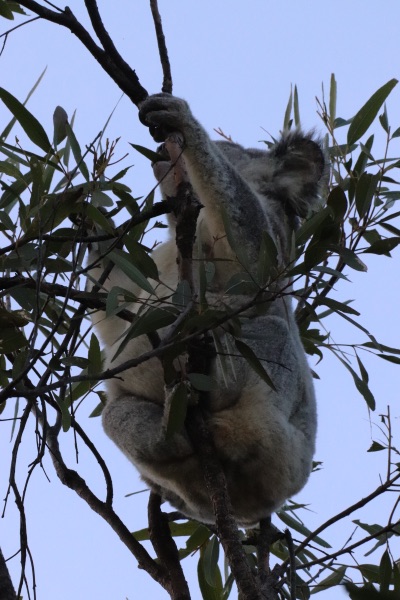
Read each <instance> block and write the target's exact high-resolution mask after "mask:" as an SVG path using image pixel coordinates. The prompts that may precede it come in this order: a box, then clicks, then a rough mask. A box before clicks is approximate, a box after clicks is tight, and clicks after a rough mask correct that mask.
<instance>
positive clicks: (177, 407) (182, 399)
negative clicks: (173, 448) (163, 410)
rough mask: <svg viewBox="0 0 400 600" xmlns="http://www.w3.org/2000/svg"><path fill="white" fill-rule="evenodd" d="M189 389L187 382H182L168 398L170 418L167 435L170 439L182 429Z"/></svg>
mask: <svg viewBox="0 0 400 600" xmlns="http://www.w3.org/2000/svg"><path fill="white" fill-rule="evenodd" d="M187 392H188V390H187V387H186V385H185V383H183V382H181V383H179V384H178V385H177V386H175V389H174V391H173V393H172V396H171V397H170V398H169V399H168V419H167V425H166V433H165V437H166V439H167V440H169V439H170V438H171V437H172V436H173V435H174V434H175V433H179V432H180V431H182V429H183V427H184V424H185V419H186V412H187V405H188V394H187Z"/></svg>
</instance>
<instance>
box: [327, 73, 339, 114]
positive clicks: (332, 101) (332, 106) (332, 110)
mask: <svg viewBox="0 0 400 600" xmlns="http://www.w3.org/2000/svg"><path fill="white" fill-rule="evenodd" d="M336 98H337V85H336V79H335V74H334V73H332V74H331V87H330V90H329V119H330V122H331V123H332V124H333V123H334V122H335V119H336Z"/></svg>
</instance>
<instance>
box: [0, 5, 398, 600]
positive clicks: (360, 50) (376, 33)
mask: <svg viewBox="0 0 400 600" xmlns="http://www.w3.org/2000/svg"><path fill="white" fill-rule="evenodd" d="M98 4H99V7H100V10H101V12H102V15H103V18H104V22H105V24H106V26H107V28H108V30H109V32H110V34H111V36H112V37H113V39H114V41H115V43H116V45H117V47H118V49H119V50H120V51H121V53H122V54H123V55H124V57H125V58H126V60H127V61H128V62H129V63H130V64H131V66H133V67H134V68H135V69H136V71H137V74H138V76H139V78H140V80H141V83H142V85H143V86H144V87H145V88H146V89H147V90H148V91H149V92H157V91H159V89H160V86H161V69H160V65H159V59H158V54H157V49H156V42H155V36H154V32H153V25H152V21H151V16H150V9H149V6H148V1H147V0H138V1H136V2H132V1H129V0H117V1H115V2H107V1H106V0H103V1H99V2H98ZM69 6H70V8H71V9H72V10H73V11H74V12H75V13H76V15H77V16H79V15H80V14H84V9H83V2H81V1H78V0H71V1H70V3H69ZM159 8H160V12H161V14H162V17H163V22H164V30H165V35H166V39H167V44H168V48H169V54H170V59H171V63H172V73H173V80H174V92H175V94H176V95H180V96H183V97H184V98H186V99H187V100H188V101H189V102H190V104H191V106H192V109H193V112H194V113H195V115H196V116H197V117H198V119H199V120H200V121H201V122H202V123H203V124H204V126H205V127H206V129H207V130H208V131H209V132H210V133H212V130H213V128H217V127H221V128H222V129H223V130H224V131H225V133H227V134H229V135H231V136H232V138H233V139H234V140H236V141H238V142H240V143H242V144H244V145H249V146H255V145H257V143H258V142H259V141H260V140H262V139H265V138H266V137H267V135H266V133H265V131H268V132H269V133H271V134H272V135H276V134H277V132H278V131H279V129H280V128H281V126H282V121H283V114H284V110H285V106H286V102H287V99H288V95H289V91H290V85H291V83H292V84H294V83H296V84H297V86H298V89H299V97H300V108H301V115H302V120H303V126H304V127H305V128H306V129H308V128H314V127H315V128H316V129H317V130H319V131H323V127H322V124H321V123H320V121H319V119H318V116H317V114H316V102H315V96H319V97H321V84H322V83H324V85H325V89H326V90H327V89H328V87H329V79H330V74H331V73H332V72H334V73H335V74H336V79H337V82H338V108H337V114H338V116H341V117H343V118H349V117H351V116H353V114H354V113H355V112H356V111H357V110H358V109H359V108H360V107H361V105H362V104H363V103H364V102H365V101H366V100H367V99H368V98H369V97H370V96H371V94H372V93H373V92H374V91H375V90H376V89H377V88H378V87H380V86H381V85H382V84H384V83H385V82H386V81H388V80H389V79H391V78H393V77H395V78H400V36H399V23H400V4H399V3H398V1H397V0H391V1H390V0H383V1H382V2H380V3H377V2H372V1H371V2H368V1H365V0H364V1H360V0H351V1H350V2H349V1H346V0H336V1H335V2H333V1H322V2H315V1H311V0H308V1H306V0H281V1H280V2H276V1H275V2H273V1H271V0H253V1H249V2H240V1H239V0H230V1H229V2H227V1H222V0H203V1H202V2H188V1H187V2H183V1H179V0H159ZM84 20H85V22H87V18H86V16H85V18H84ZM0 24H1V27H2V29H1V31H4V30H5V29H6V28H7V27H8V26H9V22H7V21H4V20H3V21H1V22H0ZM46 65H47V67H48V69H47V73H46V75H45V78H44V80H43V81H42V83H41V85H40V86H39V88H38V90H37V91H36V92H35V94H34V96H33V98H32V99H31V100H30V102H29V109H30V110H31V111H32V112H33V113H34V114H35V115H36V116H37V118H38V119H39V120H40V121H41V122H42V123H43V124H44V126H45V127H46V129H47V131H48V133H51V131H52V113H53V110H54V108H55V107H56V105H58V104H60V105H62V106H63V107H64V108H65V109H66V110H67V112H68V114H69V115H71V114H72V112H73V110H74V109H75V108H76V109H77V117H76V125H75V130H76V133H77V137H78V138H79V140H80V142H81V144H82V145H83V144H84V143H89V142H90V141H91V140H92V139H93V138H94V137H95V136H96V134H97V133H98V132H99V130H100V129H101V127H102V125H103V123H104V122H105V121H106V119H107V117H108V115H109V113H110V112H111V110H112V109H113V108H114V106H115V104H116V102H117V101H118V99H119V97H120V91H119V90H118V89H117V88H116V86H115V85H114V84H113V82H112V81H110V80H109V79H108V77H107V75H106V74H105V73H103V72H102V70H101V68H100V67H99V66H98V65H97V63H96V62H95V60H94V59H93V58H92V57H91V56H90V55H89V54H88V53H87V52H86V50H85V49H84V48H83V47H82V46H81V45H80V43H79V41H78V40H76V39H75V38H74V37H73V36H72V35H71V34H70V33H69V32H68V31H67V30H63V29H61V28H59V27H57V26H55V25H52V24H49V23H42V22H35V23H33V24H31V25H29V26H27V27H26V28H23V29H20V30H18V31H16V32H15V33H13V34H12V35H11V36H10V38H9V40H8V42H7V46H6V48H5V50H4V52H3V55H2V56H1V57H0V86H2V87H4V88H6V89H7V90H8V91H10V92H11V93H12V94H14V95H15V96H17V97H18V98H20V99H21V100H22V99H23V98H24V97H25V95H26V93H27V92H28V91H29V89H30V88H31V87H32V85H33V83H34V82H35V80H36V79H37V77H38V76H39V74H40V72H41V71H42V70H43V69H44V67H45V66H46ZM399 101H400V86H399V89H397V88H396V89H395V91H394V93H393V94H392V96H391V97H390V99H389V102H388V111H389V119H390V122H391V124H392V125H393V127H394V128H396V127H399V126H400V104H399ZM8 119H9V114H8V113H7V111H6V109H5V108H4V106H3V105H0V123H5V122H8ZM16 131H17V129H16ZM108 136H109V137H110V138H111V139H113V138H116V137H118V136H121V138H122V139H121V141H120V143H119V152H120V155H121V156H122V155H123V154H125V152H128V151H129V152H130V157H129V160H128V161H126V162H125V164H134V165H135V168H133V169H132V170H131V171H130V175H129V179H128V181H127V183H129V185H130V186H131V187H132V190H133V193H134V194H136V195H138V196H143V195H145V194H146V193H147V192H148V191H149V189H150V188H151V186H152V184H153V178H152V172H151V169H150V166H149V163H148V162H147V161H146V160H144V159H143V160H142V159H141V157H140V156H138V155H136V154H134V153H133V152H131V148H130V146H128V142H134V143H138V144H143V145H147V146H151V145H152V142H151V140H150V138H149V136H148V132H147V130H146V129H145V128H143V127H142V126H141V125H140V123H139V122H138V119H137V110H136V108H135V107H134V106H132V105H131V104H130V102H129V101H128V100H127V99H126V98H124V99H122V101H121V102H120V104H119V106H118V108H117V110H116V112H115V115H114V117H113V120H112V121H111V124H110V126H109V128H108ZM23 139H24V138H23V136H22V135H21V140H23ZM398 140H399V138H398ZM391 155H400V141H396V143H393V145H392V152H391ZM399 261H400V251H399V250H398V249H397V250H395V251H394V252H393V259H392V260H389V259H385V258H376V257H374V256H371V257H370V258H368V260H367V264H368V268H369V272H368V273H367V274H362V273H361V274H360V273H356V272H355V271H351V272H350V273H349V275H350V279H351V281H352V283H351V284H350V283H345V284H340V286H338V287H337V295H336V296H335V298H337V299H338V300H341V301H343V300H347V299H349V298H352V299H354V304H353V306H354V307H355V308H356V309H357V310H359V311H360V312H361V313H362V323H363V324H364V325H365V326H366V327H367V328H368V329H369V330H370V331H371V332H372V333H374V334H376V335H377V336H378V338H379V339H380V340H381V341H382V342H383V343H385V344H387V345H391V346H396V345H400V344H399V338H400V335H399V334H400V328H399V325H398V317H397V310H398V302H399V297H400V285H399V277H398V272H399ZM332 331H334V337H335V339H336V341H365V340H364V339H363V338H362V336H361V334H360V333H359V332H357V331H356V330H354V329H351V328H350V327H348V326H347V324H346V323H345V322H344V321H341V322H338V321H335V320H333V319H332ZM366 364H367V366H368V368H369V369H370V375H371V388H372V390H373V391H374V393H375V396H376V400H377V404H378V408H377V411H376V413H375V414H374V415H372V422H373V423H378V422H379V418H378V414H379V413H380V412H384V411H385V410H386V406H387V404H391V405H392V417H393V429H394V432H396V430H397V432H398V430H399V426H398V423H399V420H398V418H399V414H400V411H399V397H398V383H397V382H398V379H399V370H398V367H397V368H396V367H395V366H394V365H390V364H388V363H385V362H384V361H378V360H377V359H376V360H373V361H371V360H368V358H366ZM313 367H314V368H315V369H316V370H317V372H318V373H319V375H320V377H321V379H320V381H318V382H317V384H316V387H317V394H318V405H319V415H320V418H319V435H318V447H317V453H316V459H317V460H322V461H324V469H323V470H322V471H320V472H319V473H316V474H314V475H312V477H311V479H310V482H309V484H308V485H307V486H306V488H305V489H304V490H303V491H302V493H301V494H300V495H299V497H298V498H297V499H298V500H299V501H301V502H305V503H309V504H310V505H311V506H310V508H311V510H312V511H313V512H311V513H309V514H308V515H305V518H306V520H307V524H308V525H310V526H311V527H312V526H315V527H316V526H317V525H319V524H321V523H322V522H324V521H325V520H326V519H327V518H329V517H331V516H332V515H333V514H335V513H336V512H338V511H339V510H342V509H344V508H345V507H346V506H347V505H349V504H351V503H352V502H354V501H356V500H357V499H359V498H360V497H362V496H365V495H367V494H368V493H369V492H371V491H372V490H373V489H374V487H376V486H377V485H378V484H379V471H381V472H382V473H383V474H384V473H385V467H386V464H385V457H384V456H383V454H375V455H374V454H368V455H366V454H365V451H366V449H367V448H368V447H369V446H370V443H371V439H372V438H374V439H376V437H377V435H376V428H375V427H374V425H372V426H371V424H370V422H369V415H368V412H367V410H366V407H365V403H364V401H363V399H362V398H361V396H359V394H358V393H357V392H356V390H355V388H354V386H353V383H352V381H351V378H350V376H349V375H348V374H347V372H345V370H344V369H343V368H342V367H341V366H340V365H339V364H338V362H336V361H334V360H333V359H332V358H331V356H329V355H328V354H326V359H325V360H324V361H323V362H322V363H321V364H320V365H318V366H316V367H315V365H313ZM95 404H96V399H94V400H93V403H92V404H91V403H90V402H87V404H86V406H85V407H84V408H83V413H82V414H86V413H87V414H89V413H90V411H91V410H92V408H93V407H94V405H95ZM88 428H89V433H90V435H91V436H92V438H93V440H94V441H95V443H96V444H98V446H99V448H100V449H101V451H102V452H103V455H104V457H105V458H106V460H107V462H108V464H109V466H110V469H111V471H112V474H113V476H114V480H115V487H116V499H117V501H116V506H117V510H118V512H119V513H120V515H121V516H122V517H123V518H124V520H125V522H126V523H127V524H129V525H128V526H129V527H130V528H131V529H132V530H135V529H139V528H141V527H143V526H144V524H145V519H146V509H145V495H138V496H133V497H130V498H128V499H126V498H124V495H125V494H126V493H129V492H133V491H135V490H138V489H142V488H143V487H144V486H143V484H142V483H140V481H139V480H138V478H137V475H136V472H135V470H134V468H133V467H132V466H131V465H130V464H129V463H128V461H127V460H126V459H125V458H124V457H123V456H122V455H121V454H120V452H119V451H118V450H117V449H116V448H114V446H113V445H112V443H111V442H110V441H109V440H107V439H106V437H105V435H104V434H103V432H102V430H101V425H100V421H99V420H92V421H91V422H90V423H89V425H88ZM6 429H7V427H6V426H4V425H3V426H2V430H3V431H2V432H1V434H0V452H1V455H2V456H6V453H9V451H10V446H9V444H8V436H9V433H8V430H7V431H6ZM64 445H65V450H66V453H67V455H68V456H69V460H70V465H71V466H72V467H74V463H73V461H74V448H73V439H72V436H66V438H65V440H64ZM22 456H23V459H22V463H21V471H20V481H23V474H24V469H25V468H26V464H28V463H29V462H30V461H31V460H33V458H34V456H35V447H34V440H33V435H32V437H31V442H28V440H26V445H25V446H24V448H23V454H22ZM24 460H25V461H26V464H25V465H24V464H23V461H24ZM2 464H3V465H4V464H5V463H4V461H3V462H2ZM46 468H47V473H48V475H49V477H50V479H51V483H50V484H49V483H48V482H47V480H46V479H45V477H44V475H43V474H42V473H41V472H40V471H39V470H38V471H37V472H36V473H35V475H34V477H33V478H32V481H31V483H30V487H29V490H28V496H27V517H28V527H29V534H30V544H31V550H32V552H33V553H34V557H35V565H36V577H37V585H38V588H37V594H38V599H39V600H67V599H68V600H69V599H70V598H75V599H76V600H81V599H82V600H83V599H92V598H93V599H94V598H96V600H124V599H125V598H129V600H133V599H134V598H139V597H140V598H141V597H143V594H146V595H147V596H148V597H152V598H154V599H157V600H158V599H160V600H161V599H162V598H166V597H167V595H166V593H165V592H164V591H163V590H161V588H160V587H159V586H158V585H156V584H155V583H153V582H152V580H151V579H150V578H149V577H148V576H147V574H146V573H143V572H141V571H139V570H138V569H137V568H136V563H135V560H134V559H133V558H132V557H131V555H130V554H129V553H128V551H127V550H126V549H125V547H124V546H123V545H122V544H121V543H120V542H119V540H118V539H117V537H116V536H115V534H114V533H113V532H112V531H111V530H110V529H109V527H108V526H107V525H106V524H105V523H103V522H102V521H101V519H100V518H99V517H97V516H96V515H94V514H93V513H92V512H91V511H90V510H89V509H88V508H87V507H86V505H85V504H84V503H83V502H82V501H81V500H80V499H79V498H77V497H76V496H75V495H74V493H73V492H71V491H69V490H68V489H67V488H64V487H62V486H61V484H60V483H59V482H58V480H57V477H56V476H55V474H54V471H53V468H52V466H51V464H50V463H49V461H47V463H46ZM6 470H7V469H2V471H1V473H0V496H1V497H4V495H5V490H6V480H5V477H6V475H7V473H6ZM79 471H80V472H81V474H82V475H83V476H84V477H86V478H87V480H88V483H90V484H91V485H93V486H94V487H95V488H96V491H98V492H99V493H101V490H102V489H103V488H102V481H101V480H100V479H99V477H98V475H97V467H96V465H95V464H94V463H93V462H92V461H90V462H89V459H88V457H87V456H86V454H85V452H84V450H83V448H82V453H81V455H80V465H79ZM389 501H390V503H392V502H393V496H391V497H390V498H388V499H384V500H383V501H382V502H381V503H380V504H374V505H372V506H371V507H370V508H368V509H366V510H364V511H360V513H359V514H357V515H356V516H355V518H360V519H361V520H368V519H369V520H370V522H374V521H377V522H379V521H380V518H381V515H382V514H386V511H385V507H387V506H390V505H391V504H390V503H389ZM378 507H379V508H378ZM15 513H16V511H15V508H14V505H13V503H12V502H11V503H10V504H9V506H8V510H7V513H6V518H5V519H3V520H2V521H1V522H0V541H1V544H2V547H3V551H4V554H5V555H6V556H9V555H10V554H12V553H14V552H15V551H16V550H17V548H18V526H17V525H16V521H15V518H14V517H15ZM350 534H351V528H350V527H349V526H348V525H346V526H343V525H340V526H339V527H336V528H335V530H334V531H332V532H331V531H330V530H329V532H327V534H326V537H327V539H328V540H329V541H331V542H332V543H333V544H334V545H336V546H339V545H342V544H343V543H345V541H346V539H347V537H348V536H349V535H350ZM361 560H364V559H361ZM365 562H370V560H369V559H366V560H365ZM195 563H196V561H192V562H191V563H190V561H188V560H187V561H185V563H184V567H185V569H186V572H187V575H188V579H189V582H190V583H191V584H192V585H191V587H192V590H193V598H194V599H197V598H199V597H200V596H199V593H198V592H197V591H196V587H197V584H196V575H195ZM11 570H12V573H13V575H14V576H15V574H16V573H18V559H16V560H14V561H13V564H12V565H11ZM323 597H324V599H325V600H328V598H330V597H331V598H333V597H335V598H338V597H340V592H338V591H335V592H334V595H332V596H330V595H329V594H328V593H327V594H324V596H323ZM343 597H344V595H343Z"/></svg>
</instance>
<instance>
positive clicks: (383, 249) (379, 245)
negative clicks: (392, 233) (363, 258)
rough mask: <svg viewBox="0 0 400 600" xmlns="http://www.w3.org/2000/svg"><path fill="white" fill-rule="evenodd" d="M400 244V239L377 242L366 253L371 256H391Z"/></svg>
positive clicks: (393, 238)
mask: <svg viewBox="0 0 400 600" xmlns="http://www.w3.org/2000/svg"><path fill="white" fill-rule="evenodd" d="M399 244H400V237H392V238H387V239H385V240H377V241H376V242H374V243H373V244H371V246H370V247H369V248H366V249H365V250H364V253H365V254H367V253H370V254H389V252H390V251H391V250H393V249H394V248H396V246H398V245H399Z"/></svg>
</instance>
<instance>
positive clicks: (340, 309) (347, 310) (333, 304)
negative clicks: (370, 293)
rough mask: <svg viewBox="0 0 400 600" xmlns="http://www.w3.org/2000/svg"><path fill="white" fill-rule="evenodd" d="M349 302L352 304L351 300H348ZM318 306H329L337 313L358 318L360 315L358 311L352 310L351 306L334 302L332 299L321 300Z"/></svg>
mask: <svg viewBox="0 0 400 600" xmlns="http://www.w3.org/2000/svg"><path fill="white" fill-rule="evenodd" d="M348 302H350V300H348ZM318 304H319V305H322V306H328V307H329V308H331V309H332V310H333V311H335V312H344V313H348V314H350V315H356V316H359V315H360V313H359V312H358V311H357V310H355V308H352V307H351V306H348V305H347V304H345V303H343V302H338V301H337V300H333V299H332V298H321V299H320V300H319V302H318Z"/></svg>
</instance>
